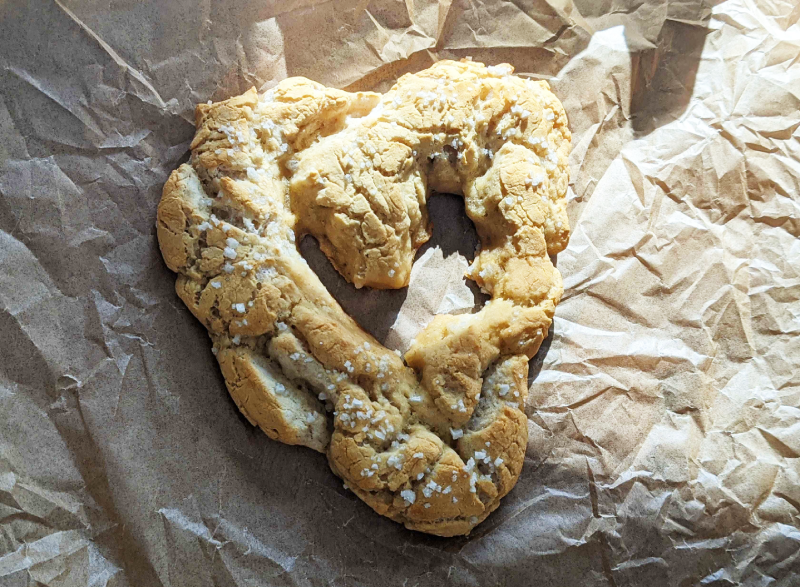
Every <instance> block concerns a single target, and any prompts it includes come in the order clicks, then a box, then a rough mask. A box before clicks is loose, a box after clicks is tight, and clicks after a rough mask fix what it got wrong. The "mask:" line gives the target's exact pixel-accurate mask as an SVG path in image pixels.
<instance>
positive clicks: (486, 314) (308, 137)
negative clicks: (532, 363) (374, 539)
mask: <svg viewBox="0 0 800 587" xmlns="http://www.w3.org/2000/svg"><path fill="white" fill-rule="evenodd" d="M512 71H513V70H512V68H511V66H509V65H499V66H496V67H485V66H484V65H482V64H479V63H474V62H470V61H461V62H453V61H441V62H439V63H437V64H435V65H434V66H433V67H431V68H430V69H427V70H425V71H422V72H420V73H417V74H414V75H404V76H403V77H401V78H400V79H399V81H398V82H397V84H396V85H395V86H394V87H393V88H392V89H391V90H390V91H389V92H388V93H386V94H384V95H380V94H375V93H371V92H359V93H348V92H344V91H341V90H337V89H332V88H326V87H324V86H322V85H320V84H318V83H315V82H312V81H309V80H307V79H304V78H290V79H287V80H284V81H283V82H281V83H280V84H278V86H277V87H275V88H274V89H272V90H270V91H268V92H266V93H264V94H262V95H259V94H258V93H257V92H256V91H255V89H251V90H250V91H248V92H246V93H244V94H242V95H241V96H237V97H235V98H231V99H229V100H225V101H223V102H218V103H215V104H211V103H209V104H207V105H206V104H201V105H200V106H198V107H197V111H196V124H197V134H196V135H195V138H194V140H193V141H192V144H191V149H192V154H191V161H190V163H187V164H184V165H181V166H180V167H179V168H178V169H177V170H175V171H174V172H173V173H172V175H171V176H170V178H169V180H168V181H167V183H166V185H165V187H164V192H163V196H162V200H161V203H160V205H159V209H158V238H159V243H160V246H161V251H162V253H163V256H164V259H165V261H166V263H167V265H168V266H169V267H170V269H172V270H173V271H175V272H177V273H178V274H179V276H178V278H177V283H176V289H177V292H178V295H179V296H180V298H181V299H182V300H183V301H184V302H185V303H186V305H187V306H188V307H189V309H190V310H191V311H192V312H193V313H194V315H195V316H196V317H197V318H198V319H199V320H200V321H201V322H202V323H203V324H204V325H205V326H206V328H207V329H208V331H209V334H210V336H211V339H212V340H213V352H214V353H215V354H216V356H217V360H218V361H219V364H220V366H221V368H222V373H223V375H224V377H225V381H226V383H227V386H228V390H229V391H230V394H231V395H232V396H233V399H234V401H235V402H236V404H237V405H238V406H239V409H240V410H241V411H242V413H243V414H244V415H245V416H246V417H247V418H248V420H250V422H252V423H253V424H255V425H258V426H259V427H261V428H262V429H263V430H264V432H266V433H267V435H268V436H270V438H274V439H276V440H280V441H281V442H285V443H288V444H301V445H305V446H308V447H310V448H313V449H315V450H318V451H320V452H325V453H327V456H328V461H329V463H330V466H331V469H333V471H334V473H336V474H337V475H338V476H339V477H341V478H342V479H344V481H345V485H346V486H347V487H349V488H350V489H351V490H352V491H353V492H355V494H356V495H358V496H359V497H360V498H361V499H362V500H364V501H365V502H366V503H367V504H368V505H369V506H370V507H372V508H373V509H374V510H375V511H376V512H378V513H379V514H382V515H385V516H388V517H389V518H391V519H393V520H396V521H398V522H401V523H403V524H405V525H406V526H407V527H408V528H411V529H414V530H420V531H423V532H429V533H432V534H439V535H442V536H452V535H458V534H466V533H469V531H470V530H471V529H472V528H473V527H475V525H476V524H479V523H480V522H481V521H482V520H484V519H485V518H486V516H488V515H489V513H491V512H492V511H493V510H494V509H495V508H496V507H497V506H498V504H499V501H500V499H501V498H502V497H503V496H504V495H506V493H508V492H509V490H510V489H511V488H512V487H513V486H514V484H515V483H516V481H517V478H518V477H519V474H520V471H521V469H522V465H523V460H524V455H525V447H526V443H527V436H528V431H527V418H526V416H525V413H524V411H523V408H524V404H525V399H526V396H527V372H528V360H529V359H530V358H531V357H533V355H534V354H535V353H536V351H537V349H538V348H539V345H540V344H541V342H542V340H543V339H544V338H545V336H546V335H547V330H548V328H549V326H550V323H551V320H552V317H553V313H554V311H555V306H556V304H557V303H558V301H559V299H560V296H561V293H562V282H561V276H560V274H559V272H558V271H557V270H556V269H555V267H554V266H553V264H552V263H551V261H550V257H549V255H554V254H555V253H558V252H559V251H561V250H562V249H563V248H564V247H565V246H566V243H567V239H568V237H569V228H568V223H567V216H566V211H565V193H566V190H567V183H568V169H567V156H568V154H569V150H570V132H569V129H568V128H567V119H566V115H565V113H564V109H563V107H562V105H561V103H560V102H559V101H558V99H557V98H556V97H555V96H554V95H553V94H552V93H551V92H550V90H549V87H548V85H547V83H546V82H542V81H538V82H534V81H530V80H523V79H520V78H518V77H515V76H513V75H511V74H512ZM431 190H436V191H439V192H454V193H461V194H463V195H464V198H465V200H466V211H467V214H468V215H469V217H470V218H471V219H472V221H473V222H474V224H475V227H476V229H477V232H478V235H479V237H480V241H481V248H480V250H479V252H478V253H477V255H476V257H475V260H474V262H473V263H472V265H471V267H470V269H469V271H468V273H467V276H468V277H469V278H470V279H473V280H474V281H475V282H477V283H478V284H479V285H480V286H481V287H482V288H483V289H484V290H485V291H486V292H488V293H490V294H491V296H492V299H491V301H490V302H487V303H486V305H485V306H484V307H483V308H482V309H481V310H480V311H478V312H477V313H475V314H471V315H461V316H449V315H443V316H436V318H435V319H434V320H433V321H432V322H431V323H430V324H429V325H428V326H427V328H425V329H424V330H423V331H422V332H421V333H420V334H419V335H418V336H417V338H416V340H415V341H413V342H412V344H411V346H410V348H409V349H408V351H407V352H406V353H405V357H404V358H403V357H401V356H400V353H398V352H393V351H391V350H389V349H387V348H385V347H383V346H382V345H381V344H380V343H379V342H378V341H376V340H375V339H374V338H372V337H371V336H370V335H368V334H367V333H365V332H364V331H363V330H362V329H361V328H360V327H359V326H358V324H356V323H355V321H354V320H353V319H351V318H350V317H349V316H348V315H346V314H345V313H344V312H343V311H342V309H341V308H340V306H339V304H338V303H337V302H336V301H335V300H334V299H333V297H332V296H331V295H330V294H329V293H328V291H327V290H326V289H325V287H324V286H323V285H322V284H321V283H320V281H319V279H318V278H317V276H316V275H315V274H314V273H313V272H312V270H311V269H310V268H309V267H308V265H307V264H306V262H305V260H304V259H303V257H302V256H301V255H300V253H299V252H298V249H297V247H296V239H297V238H298V236H299V235H302V234H306V233H308V234H311V235H313V236H314V237H315V238H316V239H317V240H318V241H319V244H320V248H321V249H322V251H324V252H325V254H326V255H327V256H328V258H329V259H330V260H331V262H332V263H333V265H334V266H335V267H336V268H337V270H338V271H339V272H340V273H341V274H342V275H343V276H345V277H346V278H347V279H348V280H350V281H351V282H352V283H354V284H355V285H356V287H362V286H365V285H366V286H370V287H376V288H400V287H403V286H405V285H407V284H408V280H409V274H410V270H411V264H412V262H413V259H414V254H415V251H416V250H417V248H418V247H419V246H420V245H422V243H424V242H425V241H426V240H427V239H428V238H429V236H430V231H429V222H428V218H427V212H426V201H427V198H428V195H429V193H430V192H431ZM404 359H405V360H404ZM331 416H332V418H331ZM331 419H332V422H331V421H330V420H331Z"/></svg>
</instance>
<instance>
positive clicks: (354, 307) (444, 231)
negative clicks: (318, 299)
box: [300, 192, 489, 342]
mask: <svg viewBox="0 0 800 587" xmlns="http://www.w3.org/2000/svg"><path fill="white" fill-rule="evenodd" d="M428 214H429V215H430V219H431V222H432V223H433V234H432V235H431V239H430V240H429V241H428V242H427V243H425V244H424V245H422V247H420V249H419V250H418V251H417V255H416V257H415V262H416V260H417V259H419V258H420V256H421V255H423V254H425V251H427V250H428V249H429V248H431V247H436V246H438V247H439V248H441V249H442V254H443V255H444V257H445V258H446V257H449V256H450V255H452V254H453V253H460V254H461V255H463V256H464V257H465V258H466V259H467V261H468V262H471V261H472V258H473V256H474V254H475V248H476V247H477V246H478V233H477V232H476V231H475V226H474V225H473V224H472V221H471V220H470V219H469V217H468V216H467V213H466V210H465V209H464V198H463V197H461V196H456V195H453V194H439V193H435V192H434V193H433V194H431V197H430V198H429V199H428ZM300 252H301V253H302V255H303V257H305V259H306V261H308V264H309V266H310V267H311V269H313V270H314V272H315V273H316V274H317V275H318V276H319V278H320V280H321V281H322V283H323V284H324V285H325V287H326V288H328V291H329V292H330V293H331V295H332V296H333V297H334V298H336V301H337V302H339V304H340V305H341V306H342V308H343V309H344V311H345V312H347V313H348V314H349V315H350V316H352V317H353V319H354V320H355V321H356V322H358V323H359V324H360V325H361V327H362V328H364V330H366V331H367V332H369V333H370V334H371V335H372V336H374V337H375V338H376V339H378V340H379V341H381V342H383V341H385V340H386V337H387V336H388V334H389V329H390V328H391V327H392V324H394V322H395V320H396V319H397V314H398V312H399V311H400V308H401V307H402V305H403V302H404V301H405V299H406V295H407V294H408V288H405V287H404V288H403V289H398V290H380V289H371V288H368V287H364V288H362V289H361V290H357V289H356V288H355V287H354V286H353V285H352V284H350V283H348V282H347V281H345V279H344V278H343V277H342V276H341V275H339V273H338V272H337V271H336V269H334V268H333V265H331V263H330V261H328V258H327V257H326V256H325V254H324V253H323V252H322V251H320V250H319V244H318V243H317V240H316V239H315V238H313V237H306V238H304V239H303V240H302V241H301V242H300ZM467 286H468V287H469V288H470V289H471V290H472V293H473V296H474V298H475V302H476V306H477V307H481V306H483V304H484V303H485V302H486V300H488V299H489V296H487V295H486V294H484V293H482V292H481V291H480V289H479V288H478V286H477V285H475V283H474V282H472V281H467Z"/></svg>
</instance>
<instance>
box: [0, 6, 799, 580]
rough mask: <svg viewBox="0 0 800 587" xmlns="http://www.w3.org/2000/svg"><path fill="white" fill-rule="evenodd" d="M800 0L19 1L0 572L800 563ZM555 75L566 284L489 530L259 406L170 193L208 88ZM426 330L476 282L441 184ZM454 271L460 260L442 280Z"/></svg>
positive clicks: (5, 281) (397, 307) (134, 575)
mask: <svg viewBox="0 0 800 587" xmlns="http://www.w3.org/2000/svg"><path fill="white" fill-rule="evenodd" d="M799 19H800V9H798V8H797V7H796V6H794V5H793V2H791V1H789V0H727V1H724V2H703V1H699V0H698V1H694V0H685V1H683V2H670V3H665V2H660V1H656V0H603V1H595V0H574V1H571V0H528V1H525V0H515V1H513V2H510V1H506V2H501V1H496V0H492V1H489V0H486V1H478V0H440V1H439V2H433V1H430V0H405V1H394V0H377V1H373V2H366V1H357V2H356V1H353V2H350V1H345V2H338V1H337V2H333V1H328V2H319V1H315V0H305V1H303V2H288V1H283V2H270V1H260V2H233V1H228V0H224V1H217V2H212V1H210V0H201V1H199V2H189V1H188V0H179V1H175V2H164V1H161V0H147V1H143V2H140V1H132V0H109V1H107V2H96V1H94V0H61V1H60V2H59V1H52V2H50V1H45V0H40V1H35V2H24V1H21V0H19V1H14V0H9V1H7V2H5V3H2V4H1V5H0V337H2V344H0V585H2V586H3V587H6V586H14V587H16V586H21V585H40V584H41V585H48V586H49V585H65V586H72V585H76V586H77V585H80V586H84V585H91V586H93V587H94V586H102V585H114V586H124V585H133V586H144V585H148V586H150V585H153V586H155V585H164V586H176V587H177V586H183V585H186V586H198V585H236V586H244V585H337V586H344V585H348V586H349V585H378V584H381V585H397V586H405V587H412V586H414V585H420V586H422V585H441V584H444V583H445V582H448V581H449V582H450V583H451V584H457V585H524V586H527V585H571V586H594V585H597V586H601V585H602V586H612V587H622V586H632V587H633V586H644V585H648V586H650V585H653V586H661V585H664V586H667V585H670V586H688V585H701V584H702V585H707V586H712V587H723V586H730V585H740V584H741V585H752V586H756V585H758V586H761V585H782V586H790V585H798V584H800V560H799V558H800V554H798V552H799V551H800V518H799V516H800V512H799V510H800V339H798V337H797V334H798V332H799V331H800V275H798V272H799V271H800V240H799V239H798V237H800V196H799V195H798V183H799V182H798V177H800V144H799V143H798V136H799V134H798V133H799V132H800V131H798V128H800V57H798V56H799V55H800V24H798V20H799ZM467 55H470V56H472V57H473V58H475V59H477V60H483V61H485V62H487V63H491V64H494V63H499V62H503V61H506V62H510V63H512V64H513V65H514V66H515V67H516V68H517V71H518V73H520V74H522V75H526V76H535V77H541V78H546V79H551V83H552V85H553V87H554V89H555V91H556V93H557V94H558V95H559V96H560V97H561V99H562V100H563V102H564V105H565V107H566V109H567V112H568V115H569V117H570V122H571V126H572V129H573V133H574V153H573V156H572V170H573V180H574V181H573V189H572V191H571V193H570V199H571V202H570V208H569V211H570V217H571V220H572V224H573V237H572V240H571V242H570V246H569V248H568V249H567V250H566V251H565V252H564V253H562V254H561V255H560V256H559V258H558V266H559V268H560V269H561V271H562V273H563V274H564V278H565V279H564V281H565V288H566V293H565V296H564V300H563V302H562V304H561V305H560V306H559V307H558V310H557V313H556V320H555V324H554V334H553V336H552V338H551V339H550V340H549V341H548V342H547V343H546V344H545V346H544V347H543V349H542V351H541V352H540V354H539V355H538V356H537V357H536V359H534V362H533V369H532V374H533V378H532V386H531V390H532V397H531V401H530V404H529V406H528V413H529V417H530V432H531V434H530V443H529V446H528V459H527V462H526V466H525V470H524V471H523V476H522V479H521V481H520V482H519V484H518V486H517V487H516V489H515V490H514V491H513V492H512V493H511V494H510V495H509V496H508V497H507V498H506V499H505V500H504V503H503V505H502V506H501V508H500V509H499V510H498V511H497V512H496V513H495V514H493V515H492V516H491V517H490V518H489V520H487V522H486V523H484V524H483V525H481V526H480V527H479V528H478V529H477V531H476V532H474V533H473V535H472V536H470V537H468V538H459V539H449V540H445V539H437V538H432V537H428V536H423V535H419V534H414V533H411V532H408V531H406V530H404V529H403V528H401V527H399V526H397V525H396V524H394V523H392V522H389V521H388V520H385V519H382V518H379V517H378V516H376V515H375V514H373V513H372V512H371V511H370V510H368V508H366V506H364V505H363V504H362V503H361V502H359V501H358V500H357V499H356V498H355V497H354V496H353V495H351V494H349V493H348V492H346V491H345V490H344V489H343V488H342V486H341V484H340V483H338V482H337V481H336V479H335V478H334V477H333V476H332V474H331V473H330V472H329V470H328V468H327V466H326V463H325V462H324V458H323V457H322V456H321V455H317V454H314V453H312V452H311V451H309V450H303V449H298V448H294V447H287V446H283V445H279V444H276V443H273V442H271V441H270V440H268V439H267V438H266V437H265V436H264V435H263V434H261V433H259V432H257V431H256V430H254V429H253V428H251V427H250V426H249V425H247V423H246V422H245V421H244V419H243V418H241V417H240V416H239V415H238V413H237V411H236V409H235V406H234V404H233V402H232V401H231V400H230V399H229V398H228V395H227V393H226V392H225V390H224V386H223V382H222V379H221V376H220V375H219V372H218V368H217V367H216V365H215V363H214V361H213V357H212V355H211V352H210V348H209V346H210V345H209V344H208V340H207V337H206V335H205V333H204V331H203V329H202V328H201V326H200V325H199V324H198V323H197V322H196V321H195V320H194V318H192V317H191V316H190V314H189V313H188V311H187V310H186V309H185V308H184V307H183V305H182V304H181V303H180V302H179V300H178V299H177V297H176V296H175V294H174V292H173V276H172V274H170V272H169V271H168V270H167V269H166V267H165V266H164V265H163V263H162V261H161V258H160V255H159V252H158V248H157V244H156V240H155V236H154V232H155V231H154V218H155V207H156V204H157V201H158V198H159V196H160V190H161V186H162V185H163V183H164V181H165V179H166V177H167V175H168V174H169V172H170V171H171V170H172V169H173V168H174V167H175V166H176V165H177V164H178V163H179V162H181V161H182V160H183V159H184V158H185V157H186V150H187V146H188V141H189V140H190V139H191V136H192V134H193V127H192V124H191V120H192V112H193V106H194V104H195V103H196V102H199V101H205V100H208V99H209V98H213V99H215V100H218V99H222V98H225V97H228V96H230V95H233V94H236V93H239V92H241V91H243V90H245V89H247V88H248V87H250V86H251V85H255V86H257V87H269V86H271V85H274V84H275V83H277V81H279V80H280V79H282V78H284V77H286V76H290V75H305V76H308V77H311V78H313V79H316V80H317V81H320V82H323V83H326V84H330V85H335V86H338V87H345V88H359V89H361V88H376V89H379V90H380V89H386V88H387V87H389V86H390V85H391V83H392V80H393V79H394V78H395V77H396V76H397V75H400V74H402V73H403V72H406V71H413V70H418V69H421V68H423V67H425V66H427V65H428V64H430V63H431V62H433V61H434V60H436V59H437V58H445V57H450V58H453V57H455V58H458V57H463V56H467ZM431 206H432V208H433V217H434V221H435V222H436V228H435V237H434V239H433V243H432V244H431V245H430V246H427V247H426V249H425V250H424V251H422V252H421V255H420V260H419V261H418V263H417V265H416V266H415V270H414V274H413V280H412V284H411V287H410V288H409V290H408V291H399V292H355V290H354V289H353V288H351V287H350V286H348V285H347V284H345V283H344V282H343V281H342V280H341V279H340V278H338V277H337V276H336V275H335V274H334V273H333V272H332V270H331V268H330V266H329V265H328V264H327V261H326V260H325V259H324V258H322V257H321V256H320V254H319V251H318V250H316V248H315V245H314V244H313V242H309V241H307V242H305V243H304V244H303V250H304V252H305V253H306V255H307V256H308V257H309V259H310V262H311V263H312V264H313V265H314V266H315V267H316V268H317V269H318V271H319V273H320V274H321V275H322V277H323V279H324V281H325V282H326V283H327V284H328V285H329V287H330V289H331V290H332V292H333V293H334V294H335V295H336V296H337V298H338V299H340V300H341V302H342V304H343V306H344V307H345V308H346V309H347V310H348V311H350V312H351V313H353V314H354V315H355V316H356V317H357V318H358V320H359V321H361V323H362V324H364V325H365V326H366V327H368V328H369V329H370V330H371V331H372V332H373V333H375V334H376V335H377V336H378V337H379V338H380V339H382V340H385V341H386V342H387V344H389V345H390V346H393V347H399V348H404V345H405V344H406V342H407V341H408V340H409V339H410V337H412V336H413V335H414V333H415V332H416V331H417V330H418V329H419V328H420V326H421V325H423V324H424V323H425V322H426V321H427V320H429V319H430V317H431V316H432V315H433V314H434V313H436V312H446V311H457V312H463V311H469V309H470V308H471V307H472V305H473V304H474V303H475V301H476V300H477V299H478V296H476V294H475V292H474V290H471V289H470V288H469V287H467V286H466V285H465V284H464V283H463V281H462V278H461V272H462V270H463V267H464V266H465V263H466V261H465V258H466V259H467V260H468V259H469V258H470V256H471V254H472V251H473V247H474V244H475V235H474V231H473V230H472V228H471V226H470V223H469V222H468V221H467V220H466V218H465V216H464V213H463V207H462V206H461V204H459V200H458V199H456V198H454V197H452V196H440V197H436V198H434V199H433V201H432V203H431ZM431 276H436V277H437V278H441V276H448V281H447V284H446V285H444V286H441V287H439V286H437V285H436V284H435V283H433V279H432V277H431Z"/></svg>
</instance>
